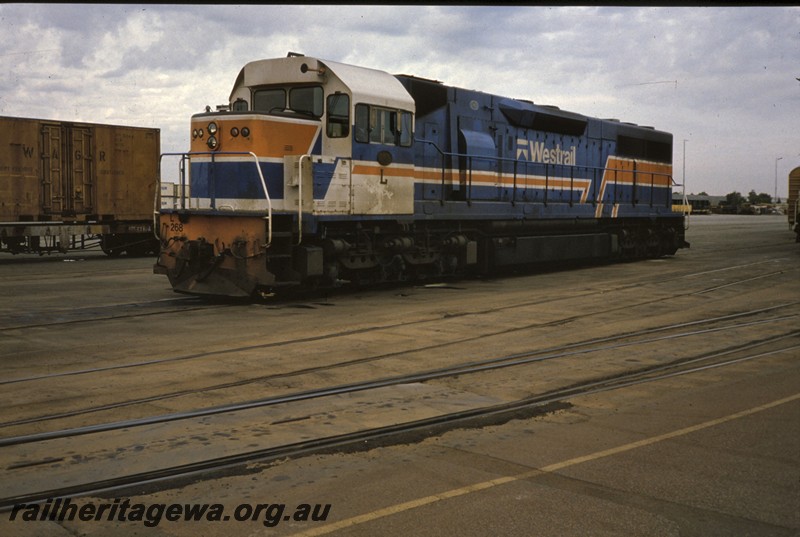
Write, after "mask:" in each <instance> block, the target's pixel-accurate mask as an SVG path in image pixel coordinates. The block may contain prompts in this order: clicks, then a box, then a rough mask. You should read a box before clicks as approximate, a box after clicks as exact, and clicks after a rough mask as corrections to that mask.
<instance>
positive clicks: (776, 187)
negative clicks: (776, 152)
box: [772, 157, 783, 203]
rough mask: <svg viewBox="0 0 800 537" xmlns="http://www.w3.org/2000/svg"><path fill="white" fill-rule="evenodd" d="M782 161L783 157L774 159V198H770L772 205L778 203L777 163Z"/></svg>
mask: <svg viewBox="0 0 800 537" xmlns="http://www.w3.org/2000/svg"><path fill="white" fill-rule="evenodd" d="M782 159H783V157H778V158H776V159H775V197H774V198H772V203H778V201H777V200H778V161H779V160H782Z"/></svg>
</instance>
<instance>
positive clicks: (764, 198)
mask: <svg viewBox="0 0 800 537" xmlns="http://www.w3.org/2000/svg"><path fill="white" fill-rule="evenodd" d="M747 201H749V202H750V205H759V204H768V203H772V196H770V195H769V194H767V193H766V192H762V193H760V194H756V191H755V190H751V191H750V193H749V194H748V195H747Z"/></svg>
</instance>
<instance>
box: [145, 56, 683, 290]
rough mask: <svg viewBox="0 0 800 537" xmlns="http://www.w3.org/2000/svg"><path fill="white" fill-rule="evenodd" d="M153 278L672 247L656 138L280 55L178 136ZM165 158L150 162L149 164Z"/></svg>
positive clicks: (675, 229) (402, 274) (438, 266)
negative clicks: (175, 192) (183, 145)
mask: <svg viewBox="0 0 800 537" xmlns="http://www.w3.org/2000/svg"><path fill="white" fill-rule="evenodd" d="M191 139H192V141H191V149H190V151H189V152H188V153H185V154H181V155H179V156H175V155H173V158H179V162H180V170H181V178H180V182H181V185H180V188H179V191H180V193H181V200H180V203H179V205H178V207H177V208H171V209H164V210H161V212H160V214H159V215H158V220H159V222H158V229H159V236H160V239H161V251H160V254H159V257H158V261H157V263H156V265H155V267H154V270H155V272H157V273H163V274H166V275H167V276H168V277H169V280H170V283H171V284H172V286H173V288H174V289H175V290H176V291H178V292H185V293H193V294H210V295H225V296H250V295H254V294H257V293H264V292H270V291H272V290H274V289H276V288H279V287H283V286H318V285H322V286H326V285H328V286H333V285H339V284H341V283H342V282H356V283H373V282H382V281H402V280H407V279H414V278H421V277H426V276H438V275H446V274H460V273H472V274H491V273H493V272H495V271H497V270H501V269H503V268H505V267H511V266H515V265H532V264H541V263H552V262H558V261H564V260H576V259H585V258H586V259H590V258H596V259H597V258H600V259H602V258H608V259H613V258H620V259H625V258H639V257H657V256H663V255H672V254H674V253H675V252H676V251H677V250H678V249H679V248H682V247H687V246H688V244H687V243H686V242H685V240H684V222H683V215H682V214H681V213H676V212H673V210H672V187H673V179H672V135H671V134H669V133H666V132H661V131H657V130H654V129H653V128H650V127H641V126H637V125H633V124H629V123H621V122H619V121H616V120H601V119H596V118H591V117H587V116H583V115H580V114H576V113H571V112H566V111H563V110H560V109H558V108H556V107H552V106H542V105H536V104H534V103H532V102H530V101H525V100H517V99H511V98H506V97H500V96H497V95H489V94H486V93H482V92H479V91H472V90H465V89H461V88H455V87H449V86H446V85H444V84H442V83H440V82H436V81H432V80H426V79H422V78H417V77H413V76H406V75H397V76H394V75H390V74H388V73H385V72H382V71H377V70H373V69H366V68H361V67H355V66H352V65H345V64H342V63H337V62H332V61H327V60H320V59H315V58H311V57H306V56H302V55H299V54H293V53H290V54H289V56H288V57H286V58H279V59H271V60H261V61H254V62H251V63H248V64H247V65H245V66H244V68H243V69H242V70H241V72H240V73H239V76H238V77H237V79H236V82H235V84H234V86H233V90H232V92H231V95H230V103H229V105H226V106H222V107H218V110H217V111H216V112H212V111H210V109H209V108H207V109H206V112H205V113H200V114H196V115H194V116H193V117H192V121H191ZM163 158H164V157H163V156H162V159H163Z"/></svg>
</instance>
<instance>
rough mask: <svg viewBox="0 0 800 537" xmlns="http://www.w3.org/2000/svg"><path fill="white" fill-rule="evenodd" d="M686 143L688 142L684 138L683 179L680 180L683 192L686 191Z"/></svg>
mask: <svg viewBox="0 0 800 537" xmlns="http://www.w3.org/2000/svg"><path fill="white" fill-rule="evenodd" d="M686 142H688V140H687V139H686V138H684V139H683V177H682V178H681V183H683V190H684V191H685V190H686Z"/></svg>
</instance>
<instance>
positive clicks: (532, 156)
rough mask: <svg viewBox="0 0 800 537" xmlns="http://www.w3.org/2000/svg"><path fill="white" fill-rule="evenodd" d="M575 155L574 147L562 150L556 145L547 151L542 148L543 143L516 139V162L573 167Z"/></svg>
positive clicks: (559, 145)
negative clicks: (525, 161)
mask: <svg viewBox="0 0 800 537" xmlns="http://www.w3.org/2000/svg"><path fill="white" fill-rule="evenodd" d="M576 153H577V150H576V149H575V146H574V145H573V146H570V148H569V149H562V148H561V144H556V146H555V147H554V148H552V149H549V148H546V147H545V146H544V143H543V142H536V141H534V140H526V139H524V138H517V160H520V159H522V160H527V161H530V162H541V163H543V164H565V165H568V166H574V165H575V162H576Z"/></svg>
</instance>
